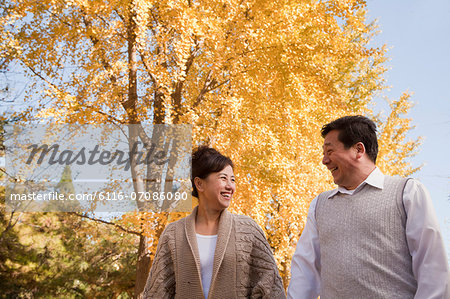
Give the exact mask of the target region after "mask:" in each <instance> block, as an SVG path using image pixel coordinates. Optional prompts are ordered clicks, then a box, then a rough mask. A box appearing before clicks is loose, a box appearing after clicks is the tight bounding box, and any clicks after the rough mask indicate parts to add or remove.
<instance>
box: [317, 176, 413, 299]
mask: <svg viewBox="0 0 450 299" xmlns="http://www.w3.org/2000/svg"><path fill="white" fill-rule="evenodd" d="M406 181H407V179H403V178H394V177H388V176H385V180H384V187H383V189H382V190H380V189H378V188H375V187H373V186H370V185H368V184H366V185H365V186H364V187H363V189H362V190H360V191H359V192H357V193H356V194H354V195H351V196H350V195H346V194H342V193H338V194H336V195H335V196H333V197H331V198H329V199H327V194H329V193H328V192H324V193H322V194H320V195H319V198H318V201H317V205H316V210H315V216H316V221H317V227H318V232H319V241H320V259H321V261H320V264H321V271H320V274H321V278H322V281H321V294H320V295H321V297H320V298H321V299H330V298H331V299H338V298H345V299H349V298H370V299H373V298H398V299H408V298H414V294H415V292H416V289H417V282H416V279H415V278H414V276H413V272H412V259H411V255H410V253H409V250H408V245H407V241H406V234H405V225H406V214H405V209H404V206H403V189H404V187H405V184H406Z"/></svg>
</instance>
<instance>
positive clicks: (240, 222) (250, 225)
mask: <svg viewBox="0 0 450 299" xmlns="http://www.w3.org/2000/svg"><path fill="white" fill-rule="evenodd" d="M232 215H233V219H234V225H235V227H236V231H237V232H247V233H252V234H255V233H263V231H262V229H261V227H260V226H259V225H258V223H256V221H255V220H253V219H252V218H251V217H249V216H246V215H238V214H232Z"/></svg>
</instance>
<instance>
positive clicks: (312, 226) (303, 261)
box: [287, 197, 320, 299]
mask: <svg viewBox="0 0 450 299" xmlns="http://www.w3.org/2000/svg"><path fill="white" fill-rule="evenodd" d="M316 203H317V197H316V198H314V199H313V201H312V202H311V205H310V206H309V211H308V218H307V221H306V225H305V228H304V229H303V233H302V235H301V236H300V239H299V240H298V243H297V248H296V250H295V253H294V256H293V257H292V264H291V281H290V283H289V287H288V293H287V294H288V299H316V298H317V296H319V292H320V251H319V234H318V231H317V224H316V219H315V207H316Z"/></svg>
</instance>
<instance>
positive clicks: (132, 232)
mask: <svg viewBox="0 0 450 299" xmlns="http://www.w3.org/2000/svg"><path fill="white" fill-rule="evenodd" d="M68 213H69V214H72V215H76V216H78V217H81V218H86V219H89V220H92V221H96V222H100V223H103V224H108V225H112V226H114V227H116V228H118V229H119V230H121V231H124V232H126V233H128V234H133V235H136V236H140V237H141V236H143V235H142V234H141V233H139V232H136V231H134V230H129V229H127V228H125V227H123V226H121V225H119V224H117V223H114V222H109V221H106V220H102V219H97V218H93V217H89V216H87V215H84V214H81V213H78V212H68Z"/></svg>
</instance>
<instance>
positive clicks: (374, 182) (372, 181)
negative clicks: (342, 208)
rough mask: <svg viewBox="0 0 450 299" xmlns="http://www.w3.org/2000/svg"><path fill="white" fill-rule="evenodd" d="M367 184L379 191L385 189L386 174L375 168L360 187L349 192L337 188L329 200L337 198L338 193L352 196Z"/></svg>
mask: <svg viewBox="0 0 450 299" xmlns="http://www.w3.org/2000/svg"><path fill="white" fill-rule="evenodd" d="M366 184H368V185H370V186H373V187H375V188H378V189H383V185H384V174H383V173H382V172H381V170H380V169H379V168H378V167H375V169H374V170H373V171H372V172H371V173H370V174H369V176H368V177H367V178H366V179H365V180H364V182H362V183H361V184H359V186H358V187H356V189H353V190H347V189H345V188H344V187H337V188H336V189H334V190H332V191H331V192H330V194H328V198H330V197H333V196H335V195H336V194H337V193H338V192H339V193H342V194H349V195H352V194H354V193H357V192H359V191H360V190H361V189H362V188H363V187H364V186H365V185H366Z"/></svg>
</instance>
